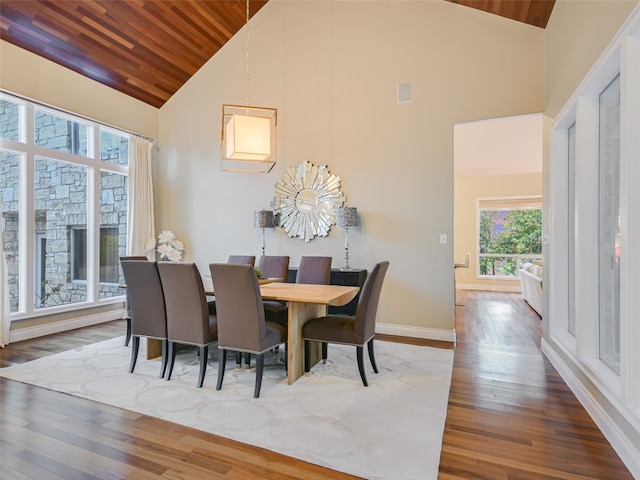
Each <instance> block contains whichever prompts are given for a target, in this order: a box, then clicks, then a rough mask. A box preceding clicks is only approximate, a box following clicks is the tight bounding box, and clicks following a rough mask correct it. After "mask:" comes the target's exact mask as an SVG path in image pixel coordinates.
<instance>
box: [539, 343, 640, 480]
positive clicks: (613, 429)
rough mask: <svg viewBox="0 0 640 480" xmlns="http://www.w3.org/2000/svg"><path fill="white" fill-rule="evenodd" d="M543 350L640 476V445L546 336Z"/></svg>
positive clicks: (619, 454)
mask: <svg viewBox="0 0 640 480" xmlns="http://www.w3.org/2000/svg"><path fill="white" fill-rule="evenodd" d="M541 350H542V353H544V355H545V356H546V357H547V358H548V359H549V361H550V362H551V365H553V367H554V368H555V369H556V370H557V371H558V374H559V375H560V377H562V379H563V380H564V381H565V383H566V384H567V386H568V387H569V388H570V389H571V391H572V392H573V394H574V395H575V396H576V398H577V399H578V401H579V402H580V403H581V404H582V406H583V407H584V409H585V410H586V411H587V413H588V414H589V415H590V416H591V418H592V419H593V421H594V422H595V423H596V425H597V426H598V428H599V429H600V430H601V431H602V433H603V435H604V436H605V438H606V439H607V440H608V441H609V443H611V446H612V447H613V449H614V450H615V451H616V453H617V454H618V456H619V457H620V459H621V460H622V461H623V462H624V464H625V465H626V467H627V468H628V469H629V471H630V472H631V475H633V476H634V478H640V446H639V445H634V443H633V442H632V441H631V440H630V439H629V438H628V437H627V436H626V435H625V434H624V432H622V430H620V428H619V427H618V425H617V424H616V422H614V421H613V419H612V418H611V417H610V416H609V415H608V414H607V412H606V411H605V410H604V409H603V408H602V406H601V405H600V403H599V402H598V400H597V399H596V398H595V397H594V396H593V395H591V393H590V392H589V390H588V389H587V388H585V386H584V385H583V384H582V383H581V382H580V380H579V379H578V378H577V377H576V376H575V375H574V374H573V372H572V371H571V370H570V369H569V368H568V367H567V366H566V364H565V362H563V361H562V359H561V358H560V356H559V355H558V354H557V353H556V352H555V351H554V350H553V348H552V347H551V346H550V345H549V344H548V343H547V342H546V341H545V340H544V338H543V339H542V344H541Z"/></svg>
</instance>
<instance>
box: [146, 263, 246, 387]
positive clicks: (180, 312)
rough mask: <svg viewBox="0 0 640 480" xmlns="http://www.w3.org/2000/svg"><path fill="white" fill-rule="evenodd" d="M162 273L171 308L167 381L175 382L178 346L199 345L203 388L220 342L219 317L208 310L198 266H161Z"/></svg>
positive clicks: (192, 264) (168, 315) (168, 331)
mask: <svg viewBox="0 0 640 480" xmlns="http://www.w3.org/2000/svg"><path fill="white" fill-rule="evenodd" d="M251 268H253V267H251ZM158 270H159V272H160V280H161V281H162V289H163V290H164V296H165V303H166V308H167V339H168V341H169V352H168V357H169V369H168V371H167V375H166V377H165V378H166V379H167V380H169V379H170V378H171V373H172V372H173V366H174V364H175V360H176V347H177V344H186V345H195V346H196V347H197V348H198V355H199V356H200V373H199V375H198V383H197V385H198V388H200V387H202V384H203V383H204V375H205V372H206V370H207V360H208V359H209V345H210V344H212V343H215V342H216V341H218V323H217V320H216V316H215V315H210V314H209V311H208V309H207V297H206V295H205V293H204V286H203V285H202V277H201V276H200V272H199V271H198V267H196V264H195V263H187V262H159V263H158Z"/></svg>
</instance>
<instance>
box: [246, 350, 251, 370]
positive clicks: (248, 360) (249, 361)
mask: <svg viewBox="0 0 640 480" xmlns="http://www.w3.org/2000/svg"><path fill="white" fill-rule="evenodd" d="M244 363H245V364H246V365H247V368H251V354H250V353H247V352H245V353H244Z"/></svg>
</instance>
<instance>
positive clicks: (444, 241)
mask: <svg viewBox="0 0 640 480" xmlns="http://www.w3.org/2000/svg"><path fill="white" fill-rule="evenodd" d="M447 241H448V240H447V234H446V233H441V234H440V245H446V244H447Z"/></svg>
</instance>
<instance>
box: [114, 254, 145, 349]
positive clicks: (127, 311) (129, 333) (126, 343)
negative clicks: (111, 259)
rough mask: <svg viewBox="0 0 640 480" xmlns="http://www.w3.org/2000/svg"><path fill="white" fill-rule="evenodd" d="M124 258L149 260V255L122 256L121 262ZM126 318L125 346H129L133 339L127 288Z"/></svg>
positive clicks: (125, 296)
mask: <svg viewBox="0 0 640 480" xmlns="http://www.w3.org/2000/svg"><path fill="white" fill-rule="evenodd" d="M123 260H147V257H144V256H142V255H130V256H126V257H120V264H122V261H123ZM124 320H126V322H127V332H126V335H125V337H124V346H125V347H128V346H129V342H130V341H131V308H130V307H129V292H128V291H126V290H125V293H124Z"/></svg>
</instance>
